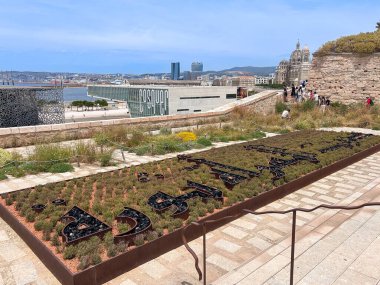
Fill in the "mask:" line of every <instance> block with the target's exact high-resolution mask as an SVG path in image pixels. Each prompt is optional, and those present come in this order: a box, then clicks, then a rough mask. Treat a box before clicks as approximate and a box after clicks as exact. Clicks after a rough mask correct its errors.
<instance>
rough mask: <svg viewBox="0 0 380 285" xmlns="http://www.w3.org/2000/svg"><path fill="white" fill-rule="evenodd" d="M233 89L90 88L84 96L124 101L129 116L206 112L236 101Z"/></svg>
mask: <svg viewBox="0 0 380 285" xmlns="http://www.w3.org/2000/svg"><path fill="white" fill-rule="evenodd" d="M236 93H237V87H236V86H181V87H180V86H137V85H136V86H114V85H113V86H106V85H90V86H88V90H87V95H88V96H93V97H96V98H104V99H108V100H113V101H122V102H126V103H127V106H128V109H129V111H130V114H131V117H132V118H136V117H148V116H165V115H176V114H191V113H199V112H207V111H210V110H213V109H215V108H218V107H220V106H223V105H225V104H228V103H231V102H233V101H236V100H237V96H236Z"/></svg>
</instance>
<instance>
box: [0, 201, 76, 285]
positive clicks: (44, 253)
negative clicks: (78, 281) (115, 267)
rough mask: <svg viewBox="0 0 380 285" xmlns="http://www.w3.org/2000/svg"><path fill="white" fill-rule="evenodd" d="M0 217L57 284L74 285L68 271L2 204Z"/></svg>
mask: <svg viewBox="0 0 380 285" xmlns="http://www.w3.org/2000/svg"><path fill="white" fill-rule="evenodd" d="M0 217H1V218H2V219H3V220H4V221H5V222H6V223H7V224H8V225H9V226H10V227H11V228H12V229H13V230H14V231H15V232H16V233H17V234H18V235H19V236H20V237H21V238H22V239H23V241H24V242H25V243H26V244H27V245H28V246H29V247H30V248H31V249H32V251H33V252H34V253H35V254H36V255H37V256H38V258H39V259H40V260H41V261H42V262H43V264H44V265H45V266H46V267H47V268H48V269H49V270H50V271H51V272H52V273H53V274H54V276H55V277H56V278H57V279H58V280H59V282H61V283H62V284H67V285H74V279H73V275H72V273H71V271H70V269H68V268H67V267H66V265H65V264H64V263H63V262H62V261H61V260H60V259H59V258H57V257H56V256H55V255H54V253H52V252H51V251H50V250H49V249H48V248H47V247H46V246H45V245H44V244H43V242H42V241H40V240H39V239H38V238H36V237H35V236H34V235H33V234H32V232H30V231H29V230H28V229H27V228H26V227H25V226H24V225H23V224H22V223H21V222H20V221H19V220H18V219H17V218H16V217H15V216H14V215H13V214H12V213H11V212H9V211H8V209H7V208H6V207H5V206H4V205H2V204H0Z"/></svg>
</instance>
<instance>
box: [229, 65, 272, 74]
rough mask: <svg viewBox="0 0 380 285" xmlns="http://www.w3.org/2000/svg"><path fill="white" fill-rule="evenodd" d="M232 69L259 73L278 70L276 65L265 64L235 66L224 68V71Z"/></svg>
mask: <svg viewBox="0 0 380 285" xmlns="http://www.w3.org/2000/svg"><path fill="white" fill-rule="evenodd" d="M230 71H241V72H247V73H253V74H257V75H268V74H269V73H274V72H275V71H276V67H275V66H263V67H255V66H241V67H233V68H229V69H225V70H222V72H230Z"/></svg>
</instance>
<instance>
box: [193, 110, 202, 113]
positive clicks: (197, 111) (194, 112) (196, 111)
mask: <svg viewBox="0 0 380 285" xmlns="http://www.w3.org/2000/svg"><path fill="white" fill-rule="evenodd" d="M196 112H202V110H194V113H196Z"/></svg>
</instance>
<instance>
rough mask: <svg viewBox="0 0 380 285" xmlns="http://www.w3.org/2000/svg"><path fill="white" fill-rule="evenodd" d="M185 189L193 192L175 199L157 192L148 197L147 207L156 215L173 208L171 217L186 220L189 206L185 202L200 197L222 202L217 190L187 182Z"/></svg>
mask: <svg viewBox="0 0 380 285" xmlns="http://www.w3.org/2000/svg"><path fill="white" fill-rule="evenodd" d="M186 188H195V190H194V191H191V192H189V193H186V194H183V195H180V196H177V197H173V196H171V195H168V194H166V193H164V192H161V191H159V192H157V193H156V194H154V195H152V196H150V197H149V199H148V205H149V206H151V207H152V208H153V209H154V210H155V211H156V212H158V213H162V212H164V211H166V210H168V209H170V208H174V213H173V214H172V216H173V217H178V218H187V216H188V214H189V206H188V204H187V203H186V200H189V199H191V198H196V197H200V198H202V199H203V200H204V201H205V200H207V199H216V200H219V201H223V193H222V191H220V190H219V189H217V188H214V187H210V186H207V185H203V184H200V183H197V182H193V181H189V180H188V181H187V186H186Z"/></svg>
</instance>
